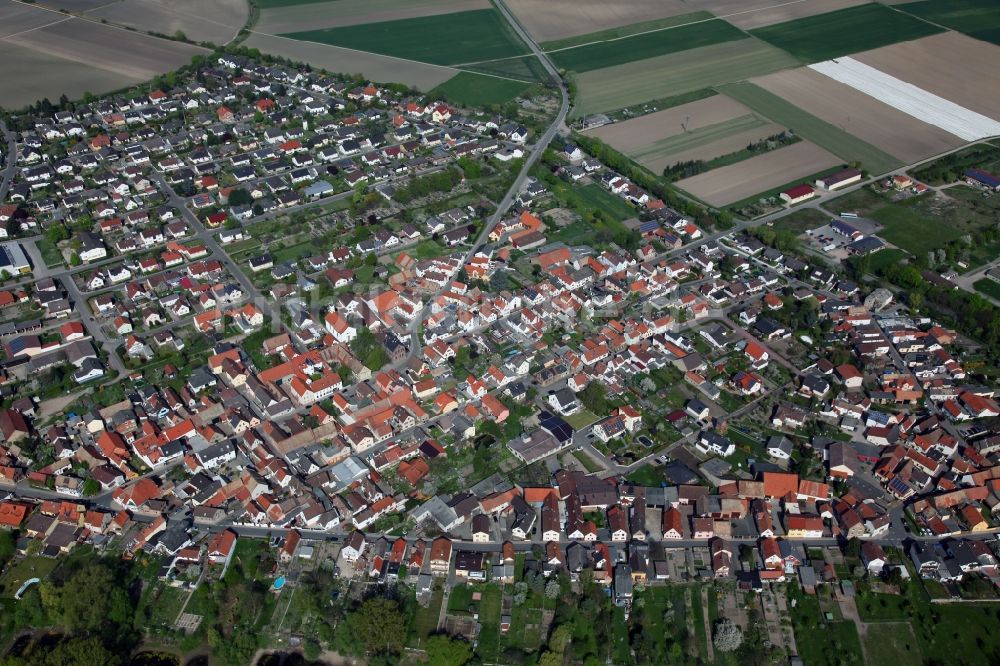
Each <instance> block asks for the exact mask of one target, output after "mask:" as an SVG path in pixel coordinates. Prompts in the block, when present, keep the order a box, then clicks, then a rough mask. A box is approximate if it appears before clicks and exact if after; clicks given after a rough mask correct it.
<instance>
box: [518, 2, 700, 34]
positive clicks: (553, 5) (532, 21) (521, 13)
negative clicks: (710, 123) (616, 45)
mask: <svg viewBox="0 0 1000 666" xmlns="http://www.w3.org/2000/svg"><path fill="white" fill-rule="evenodd" d="M691 4H692V3H689V2H686V1H685V0H627V1H625V2H615V1H614V0H507V6H508V7H509V8H510V10H511V11H512V12H513V13H514V14H515V15H516V16H517V18H518V20H519V21H520V22H521V24H522V25H524V27H525V28H527V30H528V32H530V33H531V36H532V37H534V38H535V41H538V42H550V41H554V40H557V39H565V38H566V37H576V36H577V35H585V34H587V33H590V32H597V31H599V30H606V29H608V28H617V27H620V26H623V25H631V24H633V23H642V22H643V21H651V20H653V19H661V18H665V17H667V16H676V15H677V14H686V13H689V12H693V11H695V9H703V8H702V7H697V8H693V7H691ZM694 4H697V3H694Z"/></svg>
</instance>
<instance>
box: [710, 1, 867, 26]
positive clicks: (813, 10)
mask: <svg viewBox="0 0 1000 666" xmlns="http://www.w3.org/2000/svg"><path fill="white" fill-rule="evenodd" d="M869 1H870V0H802V1H800V2H787V1H785V2H775V3H768V4H769V5H773V6H770V7H768V6H765V7H764V8H761V9H757V8H752V7H751V8H743V9H733V10H732V12H733V13H731V14H730V15H728V16H727V17H726V20H727V21H729V22H730V23H732V24H733V25H735V26H737V27H740V28H743V29H744V30H750V29H751V28H760V27H761V26H765V25H772V24H774V23H784V22H785V21H792V20H794V19H799V18H803V17H805V16H813V15H815V14H825V13H826V12H832V11H835V10H837V9H844V8H845V7H853V6H854V5H863V4H865V3H867V2H869ZM709 4H714V3H709ZM726 4H729V3H726ZM741 5H742V3H741ZM712 11H716V10H712ZM718 11H722V10H721V9H720V10H718Z"/></svg>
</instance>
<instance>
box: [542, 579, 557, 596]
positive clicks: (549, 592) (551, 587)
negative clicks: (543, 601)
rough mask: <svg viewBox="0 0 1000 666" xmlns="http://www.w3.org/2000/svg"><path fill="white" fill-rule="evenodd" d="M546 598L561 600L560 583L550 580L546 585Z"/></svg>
mask: <svg viewBox="0 0 1000 666" xmlns="http://www.w3.org/2000/svg"><path fill="white" fill-rule="evenodd" d="M545 596H546V597H548V598H549V599H558V598H559V582H558V581H555V580H550V581H549V582H548V583H546V584H545Z"/></svg>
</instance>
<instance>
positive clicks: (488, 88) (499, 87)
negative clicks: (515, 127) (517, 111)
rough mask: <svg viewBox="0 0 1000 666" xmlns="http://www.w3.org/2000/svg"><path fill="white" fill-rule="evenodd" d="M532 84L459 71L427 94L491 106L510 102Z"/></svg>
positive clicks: (453, 101) (451, 100)
mask: <svg viewBox="0 0 1000 666" xmlns="http://www.w3.org/2000/svg"><path fill="white" fill-rule="evenodd" d="M531 86H532V84H531V83H527V82H525V81H514V80H511V79H501V78H498V77H496V76H487V75H485V74H476V73H474V72H459V73H458V74H456V75H455V76H453V77H451V78H450V79H448V80H447V81H445V82H444V83H442V84H441V85H439V86H438V87H437V88H434V89H433V90H431V91H430V92H429V93H427V94H428V95H429V96H431V97H435V98H437V97H440V98H441V99H443V100H445V101H448V102H451V103H453V104H460V105H462V106H490V105H491V104H503V103H504V102H509V101H510V100H512V99H514V98H515V97H517V96H518V95H520V94H521V93H523V92H524V91H525V90H527V89H528V88H530V87H531Z"/></svg>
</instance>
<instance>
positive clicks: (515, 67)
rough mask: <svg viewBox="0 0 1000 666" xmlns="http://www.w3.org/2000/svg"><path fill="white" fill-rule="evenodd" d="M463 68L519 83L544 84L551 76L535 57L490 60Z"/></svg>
mask: <svg viewBox="0 0 1000 666" xmlns="http://www.w3.org/2000/svg"><path fill="white" fill-rule="evenodd" d="M461 68H462V69H463V70H466V71H469V72H478V73H480V74H489V75H491V76H502V77H504V78H509V79H517V80H519V81H535V82H543V81H548V80H549V74H548V72H546V71H545V66H544V65H542V63H541V62H540V61H539V60H538V58H536V57H535V56H533V55H528V56H523V57H521V58H501V59H499V60H488V61H486V62H477V63H475V64H473V65H462V66H461Z"/></svg>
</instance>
